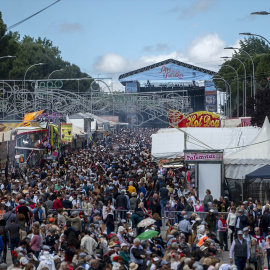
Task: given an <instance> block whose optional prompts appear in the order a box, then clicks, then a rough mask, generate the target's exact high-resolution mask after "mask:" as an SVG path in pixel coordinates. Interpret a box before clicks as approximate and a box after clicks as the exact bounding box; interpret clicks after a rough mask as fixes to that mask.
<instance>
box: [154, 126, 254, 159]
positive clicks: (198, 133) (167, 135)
mask: <svg viewBox="0 0 270 270" xmlns="http://www.w3.org/2000/svg"><path fill="white" fill-rule="evenodd" d="M181 131H184V132H186V133H187V140H186V149H187V150H213V149H215V150H224V154H225V155H226V154H228V153H232V152H234V151H236V150H237V149H238V148H237V147H242V146H244V145H247V144H249V143H250V142H251V141H252V140H253V139H254V138H255V137H256V136H257V134H258V133H259V128H254V127H237V128H193V127H192V128H182V129H180V130H178V129H175V128H167V129H160V130H159V131H158V132H157V133H156V134H153V135H152V156H153V157H154V158H156V159H166V158H177V157H181V156H183V155H184V149H185V145H184V132H181Z"/></svg>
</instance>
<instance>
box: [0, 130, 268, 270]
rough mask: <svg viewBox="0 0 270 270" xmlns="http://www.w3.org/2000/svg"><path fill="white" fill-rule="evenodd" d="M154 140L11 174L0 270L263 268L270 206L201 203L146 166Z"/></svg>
mask: <svg viewBox="0 0 270 270" xmlns="http://www.w3.org/2000/svg"><path fill="white" fill-rule="evenodd" d="M154 132H156V130H155V129H151V128H138V129H128V128H124V129H121V130H119V131H117V132H115V133H113V134H110V135H109V136H107V137H105V138H104V139H100V140H96V141H95V142H93V141H92V142H91V143H90V145H89V147H87V148H86V149H77V150H72V149H68V148H66V149H65V150H62V151H61V152H60V155H59V158H57V159H55V160H42V162H41V163H40V164H39V165H36V166H34V167H29V168H27V169H25V170H21V169H18V168H16V169H14V168H10V170H9V171H10V173H9V175H8V178H7V179H4V178H3V179H2V184H1V191H0V197H1V203H0V218H1V220H0V254H1V258H0V259H1V264H0V270H1V269H25V270H30V269H31V270H33V269H37V270H56V269H60V270H75V269H86V270H89V269H90V270H120V269H121V270H129V269H130V270H136V269H138V270H142V269H150V270H156V269H161V270H167V269H174V270H190V269H194V270H219V269H220V270H229V269H234V270H235V269H237V270H243V269H245V267H251V268H252V269H254V270H261V269H262V268H263V266H264V264H266V265H268V267H269V258H270V238H269V237H268V236H267V235H268V230H269V227H270V215H269V202H266V204H265V205H264V206H262V204H261V203H260V202H259V201H253V200H252V198H249V200H248V201H246V202H240V203H239V205H237V206H236V205H235V204H234V202H233V200H229V199H228V198H227V197H224V198H223V197H220V198H219V199H214V198H213V197H212V195H211V190H210V189H208V190H206V195H205V197H204V198H198V197H197V194H196V190H195V189H193V187H192V186H187V185H186V182H185V179H184V177H183V175H182V174H181V171H178V170H173V169H170V168H168V169H166V168H164V167H162V166H159V165H158V164H157V163H156V162H154V161H153V160H152V158H151V134H153V133H154ZM229 250H230V253H229V257H230V261H224V260H223V252H224V251H229ZM8 252H10V254H11V257H12V264H11V265H7V254H8ZM264 259H267V262H264ZM233 261H234V263H235V264H233ZM247 263H248V264H247Z"/></svg>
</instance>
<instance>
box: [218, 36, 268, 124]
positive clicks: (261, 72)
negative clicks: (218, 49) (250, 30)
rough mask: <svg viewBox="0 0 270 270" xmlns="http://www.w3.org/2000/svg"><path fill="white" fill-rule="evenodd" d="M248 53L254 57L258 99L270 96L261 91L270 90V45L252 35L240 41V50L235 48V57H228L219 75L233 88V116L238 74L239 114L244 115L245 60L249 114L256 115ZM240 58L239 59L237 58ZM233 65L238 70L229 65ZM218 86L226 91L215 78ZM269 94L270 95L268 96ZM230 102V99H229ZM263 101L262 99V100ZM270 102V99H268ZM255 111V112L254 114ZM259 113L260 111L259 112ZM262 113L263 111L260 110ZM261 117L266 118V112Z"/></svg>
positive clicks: (223, 85) (250, 62) (251, 69)
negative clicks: (269, 81) (269, 79)
mask: <svg viewBox="0 0 270 270" xmlns="http://www.w3.org/2000/svg"><path fill="white" fill-rule="evenodd" d="M247 53H248V54H249V55H250V56H251V57H252V60H253V62H254V67H255V83H256V89H257V91H256V99H257V98H258V99H261V98H262V96H263V97H264V98H270V96H269V95H264V94H262V93H261V92H260V91H264V89H265V91H267V90H266V89H268V90H269V83H268V78H269V77H270V47H269V45H268V44H267V43H266V42H265V41H264V40H263V39H260V38H257V37H254V36H250V37H249V38H248V39H244V40H241V41H240V50H235V51H234V54H233V57H232V58H229V59H227V61H226V62H225V63H224V64H223V65H222V66H221V68H220V70H219V72H218V76H221V77H222V78H224V79H225V80H226V81H227V82H228V83H230V86H231V90H232V96H231V99H232V100H231V101H232V110H234V111H233V112H232V113H233V114H232V115H233V116H236V110H237V102H236V99H237V76H236V72H237V74H238V79H239V116H242V112H243V110H242V106H243V89H244V67H243V65H242V64H241V62H240V61H242V62H243V64H244V66H245V68H246V79H247V80H246V89H247V116H252V117H253V116H254V115H255V114H256V113H255V112H254V108H256V106H254V102H255V103H256V102H259V101H255V99H254V98H252V96H253V90H252V89H253V75H252V74H253V68H252V61H251V59H250V57H249V56H248V55H247ZM237 59H239V60H240V61H239V60H237ZM228 66H231V67H233V68H234V69H235V70H236V72H235V71H234V70H233V69H232V68H230V67H228ZM215 84H216V86H217V87H218V88H219V89H220V90H221V91H226V88H225V84H224V83H223V82H222V81H220V80H215ZM268 96H269V97H268ZM228 102H229V101H228ZM260 102H261V101H260ZM267 102H268V103H269V102H270V99H268V100H267ZM254 113H255V114H254ZM257 113H258V112H257ZM260 113H262V112H261V111H260ZM261 117H262V118H263V119H264V118H265V114H262V115H261ZM252 121H253V123H256V124H257V125H260V124H259V123H261V121H256V122H254V121H255V120H254V119H253V120H252Z"/></svg>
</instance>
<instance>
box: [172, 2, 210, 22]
mask: <svg viewBox="0 0 270 270" xmlns="http://www.w3.org/2000/svg"><path fill="white" fill-rule="evenodd" d="M214 4H215V1H214V0H196V1H195V2H193V3H192V4H191V5H190V6H189V7H187V8H184V7H183V8H182V7H179V6H176V7H175V8H172V9H170V10H169V11H168V12H169V13H180V14H179V17H178V19H179V20H186V19H192V18H194V17H195V16H196V15H197V14H200V13H206V12H208V10H210V9H211V8H213V6H214Z"/></svg>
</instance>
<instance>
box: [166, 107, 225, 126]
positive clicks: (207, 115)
mask: <svg viewBox="0 0 270 270" xmlns="http://www.w3.org/2000/svg"><path fill="white" fill-rule="evenodd" d="M168 118H169V122H170V123H171V124H172V125H173V126H177V127H179V128H184V127H220V118H219V115H218V114H215V113H211V112H206V111H201V112H194V113H191V114H189V115H187V116H185V115H184V114H183V113H181V112H179V111H176V110H170V111H169V112H168Z"/></svg>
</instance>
